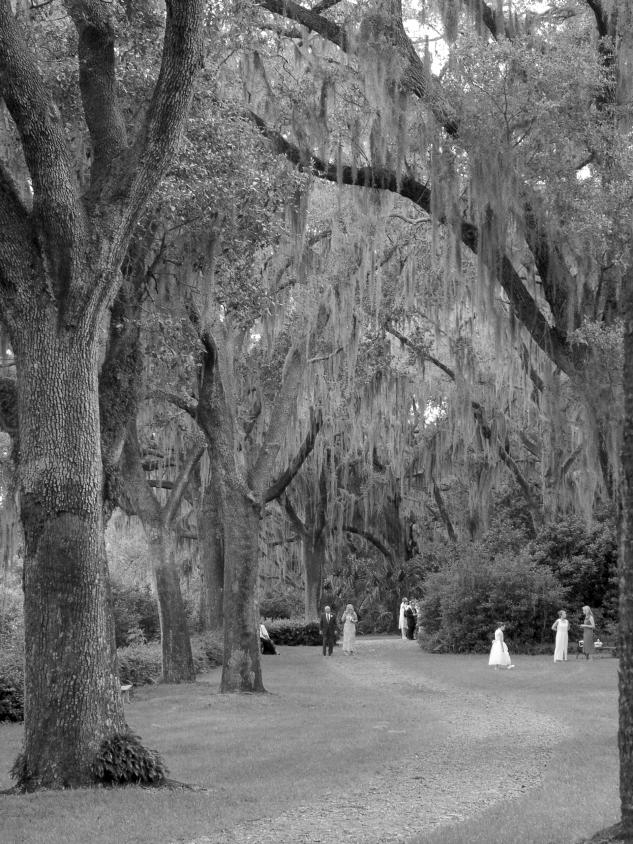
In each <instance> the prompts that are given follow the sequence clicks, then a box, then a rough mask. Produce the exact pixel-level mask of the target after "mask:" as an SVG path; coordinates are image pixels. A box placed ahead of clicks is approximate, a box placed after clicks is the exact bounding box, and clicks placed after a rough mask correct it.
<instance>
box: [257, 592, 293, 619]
mask: <svg viewBox="0 0 633 844" xmlns="http://www.w3.org/2000/svg"><path fill="white" fill-rule="evenodd" d="M302 609H303V600H302V599H301V598H299V597H298V596H297V595H295V594H293V593H290V592H269V593H267V594H265V595H263V596H262V597H261V598H260V599H259V614H260V616H261V617H262V618H271V619H275V618H292V616H293V615H296V614H297V613H298V612H300V611H301V610H302Z"/></svg>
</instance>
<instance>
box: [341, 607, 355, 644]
mask: <svg viewBox="0 0 633 844" xmlns="http://www.w3.org/2000/svg"><path fill="white" fill-rule="evenodd" d="M341 621H342V622H343V653H344V654H347V655H348V656H349V655H350V654H353V653H354V643H355V641H356V624H357V622H358V616H357V615H356V613H355V611H354V606H353V604H348V605H347V606H346V607H345V611H344V612H343V615H342V617H341Z"/></svg>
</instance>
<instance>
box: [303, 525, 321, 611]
mask: <svg viewBox="0 0 633 844" xmlns="http://www.w3.org/2000/svg"><path fill="white" fill-rule="evenodd" d="M301 552H302V557H303V572H304V577H305V620H306V621H314V620H315V619H318V617H319V597H320V593H321V581H322V576H323V563H324V560H325V542H324V541H323V534H321V533H320V534H319V535H318V536H317V537H315V538H314V539H313V538H312V536H310V535H308V536H305V537H304V539H303V542H302V545H301Z"/></svg>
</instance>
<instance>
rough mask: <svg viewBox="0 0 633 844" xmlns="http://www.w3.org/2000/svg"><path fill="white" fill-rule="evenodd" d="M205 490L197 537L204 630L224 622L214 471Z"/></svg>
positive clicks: (219, 521)
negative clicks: (198, 540) (198, 542)
mask: <svg viewBox="0 0 633 844" xmlns="http://www.w3.org/2000/svg"><path fill="white" fill-rule="evenodd" d="M216 468H217V467H216ZM211 472H212V475H211V482H210V483H209V484H208V485H207V488H206V489H205V491H204V499H203V502H202V513H201V518H200V520H199V523H198V524H199V526H198V535H199V537H200V575H201V580H202V585H201V590H200V623H201V626H202V628H203V630H220V629H221V628H222V625H223V623H224V607H223V602H224V530H223V519H222V508H221V506H220V495H219V490H218V489H217V482H216V483H214V482H213V480H214V478H215V479H217V477H218V474H217V471H214V470H213V468H212V470H211Z"/></svg>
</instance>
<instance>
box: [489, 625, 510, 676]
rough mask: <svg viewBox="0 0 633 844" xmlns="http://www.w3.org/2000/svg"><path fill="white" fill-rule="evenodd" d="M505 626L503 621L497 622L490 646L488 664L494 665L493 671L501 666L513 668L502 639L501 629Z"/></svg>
mask: <svg viewBox="0 0 633 844" xmlns="http://www.w3.org/2000/svg"><path fill="white" fill-rule="evenodd" d="M505 628H506V626H505V624H503V622H501V621H500V622H499V623H498V625H497V629H496V630H495V637H494V639H493V641H492V647H491V648H490V658H489V659H488V665H494V667H495V671H496V670H497V669H498V668H499V666H501V667H502V668H514V665H513V664H512V660H511V659H510V654H509V653H508V646H507V645H506V643H505V642H504V641H503V631H504V630H505Z"/></svg>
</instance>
